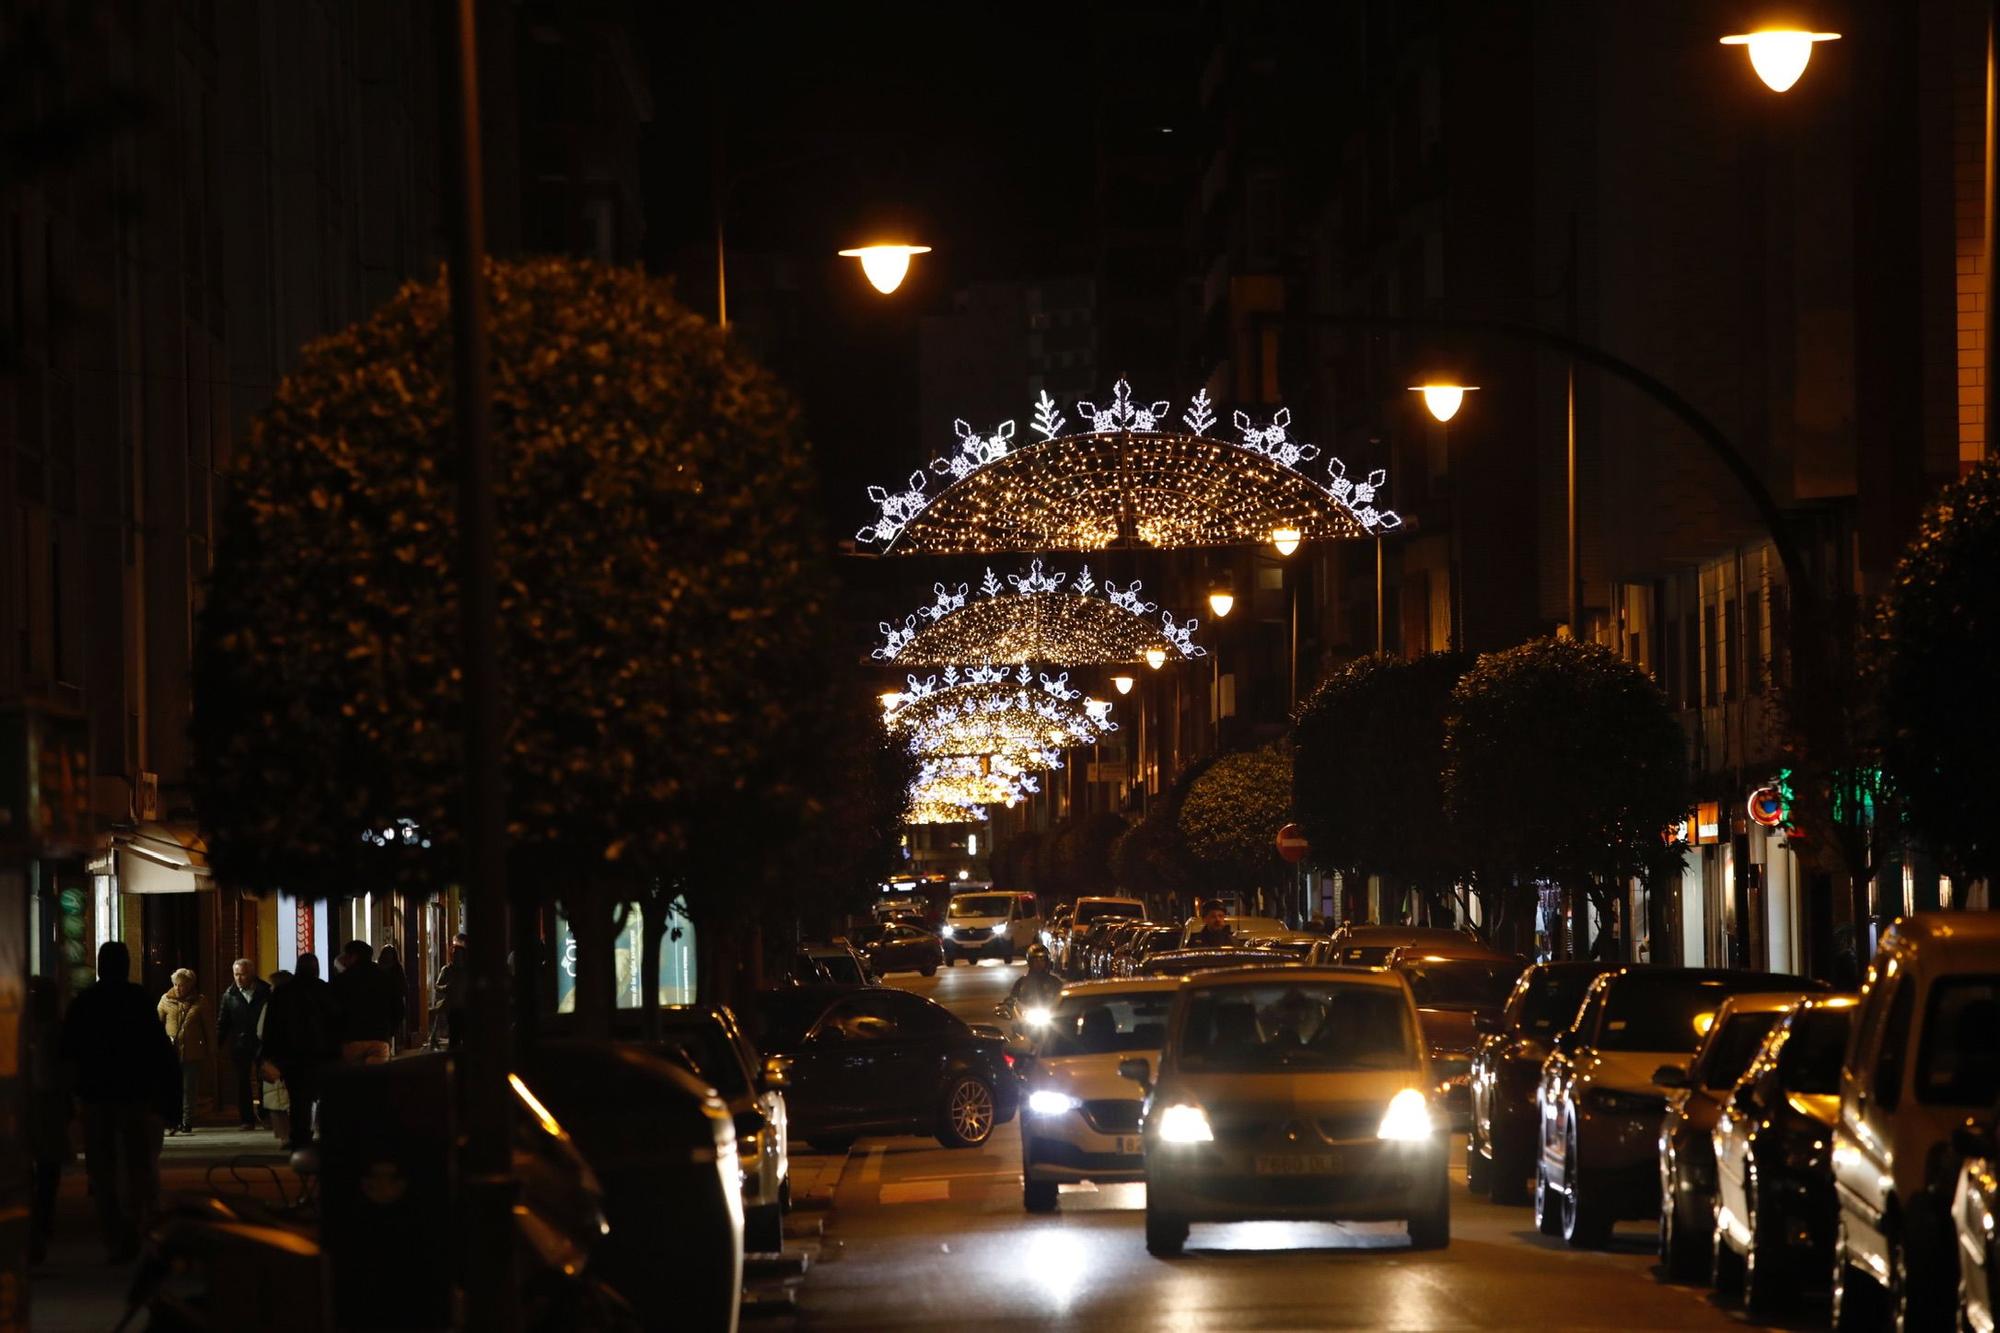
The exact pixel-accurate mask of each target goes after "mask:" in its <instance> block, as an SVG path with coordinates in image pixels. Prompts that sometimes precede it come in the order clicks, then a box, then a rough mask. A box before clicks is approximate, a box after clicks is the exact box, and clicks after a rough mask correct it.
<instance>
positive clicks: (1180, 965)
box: [1136, 949, 1296, 977]
mask: <svg viewBox="0 0 2000 1333" xmlns="http://www.w3.org/2000/svg"><path fill="white" fill-rule="evenodd" d="M1295 961H1296V960H1295V959H1293V958H1292V957H1290V956H1289V955H1287V954H1282V953H1277V952H1274V951H1273V950H1270V949H1160V950H1156V951H1155V952H1153V953H1150V954H1148V955H1146V961H1145V962H1143V963H1141V964H1139V967H1138V969H1137V972H1136V975H1138V976H1144V977H1185V976H1191V975H1193V974H1194V973H1196V972H1208V971H1214V970H1217V969H1224V968H1237V967H1271V966H1275V965H1277V964H1280V963H1290V962H1295Z"/></svg>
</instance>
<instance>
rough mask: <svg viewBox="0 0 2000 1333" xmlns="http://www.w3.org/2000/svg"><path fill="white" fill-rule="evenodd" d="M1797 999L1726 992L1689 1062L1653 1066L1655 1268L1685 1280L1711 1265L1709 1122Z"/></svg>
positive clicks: (1712, 1218)
mask: <svg viewBox="0 0 2000 1333" xmlns="http://www.w3.org/2000/svg"><path fill="white" fill-rule="evenodd" d="M1798 1000H1799V997H1798V996H1796V995H1793V994H1790V993H1788V992H1785V991H1767V992H1764V993H1763V994H1759V995H1732V996H1730V997H1729V998H1728V999H1726V1000H1724V1001H1723V1002H1722V1007H1721V1008H1719V1009H1717V1010H1716V1011H1715V1020H1714V1021H1713V1022H1712V1023H1710V1024H1709V1025H1708V1031H1707V1032H1706V1033H1704V1034H1703V1036H1702V1039H1701V1045H1700V1046H1699V1047H1697V1048H1696V1049H1695V1053H1694V1059H1693V1060H1692V1061H1690V1062H1689V1064H1688V1067H1687V1068H1686V1069H1685V1070H1683V1069H1682V1068H1681V1067H1680V1066H1679V1065H1664V1066H1662V1067H1661V1068H1660V1069H1659V1070H1657V1071H1656V1072H1655V1073H1654V1076H1653V1083H1654V1085H1655V1086H1657V1087H1660V1088H1663V1089H1665V1090H1666V1095H1667V1111H1666V1115H1665V1116H1664V1117H1663V1118H1662V1119H1661V1121H1660V1145H1659V1146H1660V1268H1661V1271H1662V1272H1663V1273H1664V1274H1665V1275H1666V1276H1667V1277H1669V1278H1674V1279H1678V1280H1681V1281H1686V1280H1688V1279H1691V1278H1696V1277H1703V1276H1706V1275H1707V1274H1708V1272H1709V1268H1710V1261H1711V1258H1712V1256H1713V1251H1714V1244H1715V1146H1714V1140H1713V1139H1712V1137H1711V1136H1712V1134H1713V1132H1714V1130H1715V1122H1716V1121H1717V1120H1719V1119H1721V1117H1722V1110H1723V1106H1724V1105H1725V1104H1726V1103H1727V1102H1728V1100H1729V1097H1730V1094H1731V1093H1732V1092H1733V1091H1734V1090H1735V1088H1736V1081H1737V1080H1738V1079H1740V1078H1742V1077H1743V1071H1744V1070H1746V1069H1748V1068H1749V1067H1750V1062H1751V1061H1752V1060H1754V1059H1756V1058H1757V1052H1758V1050H1759V1049H1760V1048H1761V1047H1762V1046H1763V1044H1764V1039H1765V1038H1766V1037H1768V1036H1770V1034H1771V1029H1772V1028H1773V1027H1774V1026H1776V1025H1777V1023H1778V1022H1779V1020H1780V1019H1782V1018H1784V1016H1785V1014H1786V1013H1787V1012H1788V1011H1789V1010H1790V1009H1791V1008H1792V1006H1793V1005H1795V1004H1797V1003H1798Z"/></svg>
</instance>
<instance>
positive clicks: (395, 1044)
mask: <svg viewBox="0 0 2000 1333" xmlns="http://www.w3.org/2000/svg"><path fill="white" fill-rule="evenodd" d="M375 966H377V967H379V968H381V969H382V976H383V979H384V980H385V981H386V982H387V983H388V984H387V985H386V986H385V987H384V989H385V990H387V991H388V993H389V994H390V996H391V997H393V998H394V1000H395V1005H396V1028H395V1032H394V1034H393V1035H392V1036H391V1037H390V1039H389V1045H390V1053H391V1054H394V1053H395V1052H396V1051H400V1050H402V1049H403V1047H404V1046H406V1045H408V1044H409V1013H410V978H409V975H408V974H407V973H405V972H404V971H403V959H402V955H400V954H398V953H397V952H396V946H395V945H393V944H385V945H383V946H382V952H380V953H378V954H376V955H375Z"/></svg>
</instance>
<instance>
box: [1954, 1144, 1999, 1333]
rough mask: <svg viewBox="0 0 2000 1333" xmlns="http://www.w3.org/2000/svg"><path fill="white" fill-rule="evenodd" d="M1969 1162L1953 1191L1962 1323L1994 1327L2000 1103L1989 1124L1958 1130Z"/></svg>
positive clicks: (1985, 1330) (1983, 1330) (1985, 1332)
mask: <svg viewBox="0 0 2000 1333" xmlns="http://www.w3.org/2000/svg"><path fill="white" fill-rule="evenodd" d="M1958 1151H1959V1154H1960V1156H1962V1157H1963V1158H1964V1164H1963V1165H1961V1166H1960V1167H1959V1169H1958V1186H1957V1188H1956V1189H1955V1190H1953V1191H1952V1197H1951V1216H1952V1223H1953V1229H1954V1230H1955V1231H1956V1232H1957V1233H1958V1326H1959V1327H1960V1328H1966V1329H1974V1330H1976V1331H1977V1333H1993V1329H1994V1326H1995V1323H1996V1320H2000V1315H1996V1314H1995V1310H1996V1308H2000V1106H1996V1107H1994V1108H1993V1110H1992V1111H1991V1112H1990V1113H1989V1114H1988V1116H1987V1120H1986V1124H1985V1125H1984V1126H1979V1127H1971V1126H1968V1127H1966V1128H1962V1129H1960V1130H1959V1131H1958Z"/></svg>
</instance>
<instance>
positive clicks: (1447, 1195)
mask: <svg viewBox="0 0 2000 1333" xmlns="http://www.w3.org/2000/svg"><path fill="white" fill-rule="evenodd" d="M1408 1225H1409V1231H1410V1248H1411V1249H1413V1250H1442V1249H1443V1248H1444V1247H1445V1246H1447V1245H1449V1244H1451V1190H1450V1189H1449V1188H1448V1187H1447V1185H1446V1182H1445V1181H1444V1180H1442V1179H1440V1180H1439V1181H1438V1183H1437V1188H1436V1189H1434V1190H1432V1191H1431V1198H1430V1204H1429V1206H1428V1207H1426V1208H1425V1209H1424V1210H1423V1211H1422V1212H1420V1213H1413V1214H1411V1216H1410V1220H1409V1224H1408Z"/></svg>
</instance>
